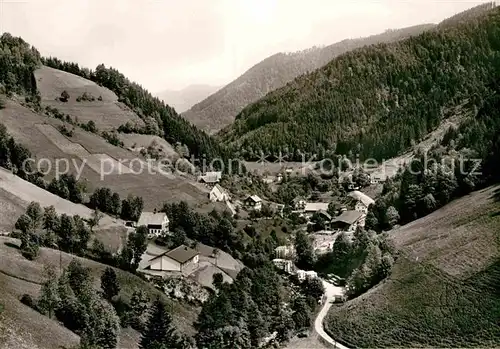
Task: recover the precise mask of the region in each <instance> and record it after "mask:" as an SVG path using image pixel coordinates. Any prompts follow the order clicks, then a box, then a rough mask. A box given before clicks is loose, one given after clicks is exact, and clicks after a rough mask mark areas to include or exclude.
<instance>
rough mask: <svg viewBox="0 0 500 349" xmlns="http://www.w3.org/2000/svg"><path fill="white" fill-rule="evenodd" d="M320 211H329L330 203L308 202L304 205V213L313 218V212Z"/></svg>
mask: <svg viewBox="0 0 500 349" xmlns="http://www.w3.org/2000/svg"><path fill="white" fill-rule="evenodd" d="M319 211H325V212H326V211H328V203H325V202H307V203H306V205H305V207H304V214H305V216H306V217H308V218H311V217H312V216H313V214H315V213H317V212H319Z"/></svg>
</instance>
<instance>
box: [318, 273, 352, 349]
mask: <svg viewBox="0 0 500 349" xmlns="http://www.w3.org/2000/svg"><path fill="white" fill-rule="evenodd" d="M321 281H323V286H324V287H325V302H324V305H323V308H321V310H320V312H319V313H318V316H317V317H316V320H315V321H314V330H315V331H316V333H318V335H319V336H320V337H321V338H322V339H323V342H325V344H326V343H328V344H329V345H330V346H333V347H334V348H337V349H349V348H348V347H346V346H344V345H342V344H340V343H338V342H336V341H335V340H334V339H333V338H332V337H330V336H329V335H328V333H326V332H325V329H324V327H323V321H324V319H325V316H326V314H328V310H330V308H331V306H332V302H333V301H334V300H335V296H340V295H343V294H344V288H343V287H338V286H334V285H332V284H331V283H329V282H327V281H325V280H323V279H322V280H321Z"/></svg>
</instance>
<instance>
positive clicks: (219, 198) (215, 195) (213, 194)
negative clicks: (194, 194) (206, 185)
mask: <svg viewBox="0 0 500 349" xmlns="http://www.w3.org/2000/svg"><path fill="white" fill-rule="evenodd" d="M208 198H209V199H210V201H212V202H223V201H229V200H230V199H231V198H230V196H229V193H228V192H227V191H226V190H225V189H224V188H222V187H221V186H220V185H219V184H216V185H215V186H214V187H213V188H212V190H210V193H209V194H208Z"/></svg>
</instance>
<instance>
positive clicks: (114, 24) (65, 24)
mask: <svg viewBox="0 0 500 349" xmlns="http://www.w3.org/2000/svg"><path fill="white" fill-rule="evenodd" d="M481 2H486V1H461V0H456V1H444V0H409V1H405V0H392V1H390V0H378V1H376V0H343V1H340V0H0V32H4V31H7V32H10V33H11V34H13V35H15V36H22V37H23V38H24V39H25V40H26V41H28V42H30V43H31V44H33V45H34V46H36V47H37V48H38V49H39V51H40V52H41V53H42V54H43V55H53V56H57V57H58V58H60V59H63V60H69V61H75V62H78V63H79V64H80V65H83V66H86V67H90V68H95V67H96V66H97V64H99V63H105V64H106V65H107V66H109V65H111V66H113V67H115V68H117V69H119V70H120V71H121V72H123V73H124V74H125V75H126V76H128V77H129V78H131V79H132V80H134V81H137V82H139V83H141V84H142V85H144V86H145V87H146V88H148V89H149V90H151V91H153V92H157V91H161V90H163V89H180V88H183V87H185V86H187V85H190V84H212V85H223V84H225V83H227V82H229V81H231V80H233V79H234V78H236V77H238V76H239V75H241V74H242V73H243V72H244V71H245V70H247V69H248V68H250V67H251V66H252V65H254V64H256V63H258V62H259V61H260V60H262V59H263V58H265V57H267V56H269V55H271V54H274V53H277V52H281V51H296V50H301V49H305V48H308V47H311V46H314V45H327V44H332V43H335V42H337V41H340V40H342V39H345V38H353V37H361V36H367V35H371V34H376V33H379V32H382V31H384V30H385V29H388V28H400V27H404V26H409V25H414V24H420V23H435V22H438V21H440V20H442V19H444V18H446V17H449V16H451V15H453V14H454V13H457V12H461V11H463V10H465V9H467V8H470V7H473V6H475V5H477V4H479V3H481Z"/></svg>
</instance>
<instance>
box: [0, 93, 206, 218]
mask: <svg viewBox="0 0 500 349" xmlns="http://www.w3.org/2000/svg"><path fill="white" fill-rule="evenodd" d="M0 122H1V123H3V124H4V125H5V126H6V127H7V129H8V131H9V133H10V134H11V135H12V136H13V137H14V138H15V139H16V141H18V142H20V143H22V144H24V145H25V146H26V147H28V149H30V151H31V152H32V154H33V155H34V157H35V158H36V159H37V160H40V159H42V158H43V159H48V160H49V161H50V162H51V163H52V164H54V163H55V161H56V159H68V160H69V161H70V164H71V166H70V169H69V170H70V172H71V173H75V174H76V173H77V168H82V172H81V174H82V176H81V179H82V180H84V181H86V183H87V187H88V190H89V192H93V190H94V189H95V188H97V187H109V188H110V189H112V190H113V191H115V192H118V193H119V194H120V196H122V197H126V196H127V195H128V194H133V195H139V196H141V197H143V199H144V202H145V209H146V210H153V209H155V208H161V207H162V206H163V203H164V202H174V201H180V200H184V201H187V202H188V203H189V204H191V205H193V206H196V207H199V208H201V209H202V210H210V207H213V206H212V204H211V203H210V202H209V200H208V195H207V192H208V191H207V189H206V188H204V187H202V186H200V185H198V184H197V183H195V182H194V180H193V179H191V178H189V177H185V176H182V177H181V176H177V175H175V176H174V175H168V176H165V175H162V174H160V173H158V172H157V171H155V170H154V168H152V170H151V171H149V170H148V167H147V166H146V165H145V163H144V161H143V159H142V158H140V156H138V154H137V153H134V152H131V151H129V150H127V149H124V148H120V147H115V146H113V145H111V144H109V143H108V142H106V141H105V140H104V139H103V138H101V137H99V136H98V135H95V134H93V133H89V132H86V131H84V130H82V129H80V128H75V129H74V133H73V136H72V137H71V138H67V137H65V136H63V135H62V134H60V133H59V131H58V130H57V127H58V126H59V125H61V124H62V122H61V121H60V120H57V119H54V118H49V117H46V116H42V115H38V114H35V113H33V112H32V111H31V110H29V109H27V108H24V107H22V106H21V105H19V104H17V103H15V102H13V101H8V102H7V108H6V109H3V110H2V111H0ZM88 154H90V155H88ZM82 158H85V159H86V163H85V164H84V165H85V166H83V167H82V163H83V160H82ZM103 159H107V161H106V162H104V163H103V165H104V170H105V171H106V170H107V167H106V166H112V168H110V169H109V171H107V172H105V173H106V175H105V176H101V169H100V166H101V163H102V162H101V161H102V160H103ZM113 159H114V160H113ZM116 161H118V162H120V161H121V162H122V163H123V165H118V164H117V163H116ZM131 162H132V166H130V163H131ZM111 164H112V165H111ZM127 167H130V168H131V169H133V171H128V170H127ZM42 169H43V170H46V169H47V168H46V166H45V167H43V168H42ZM52 176H54V169H52V172H50V173H49V174H48V178H51V177H52Z"/></svg>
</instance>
